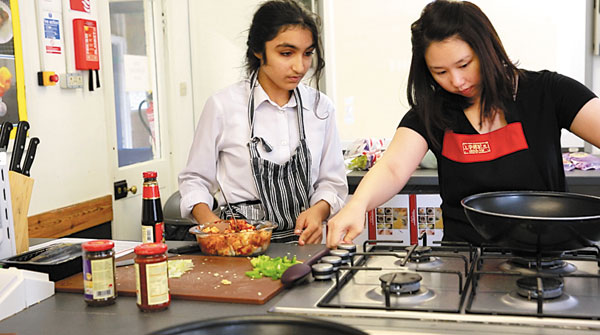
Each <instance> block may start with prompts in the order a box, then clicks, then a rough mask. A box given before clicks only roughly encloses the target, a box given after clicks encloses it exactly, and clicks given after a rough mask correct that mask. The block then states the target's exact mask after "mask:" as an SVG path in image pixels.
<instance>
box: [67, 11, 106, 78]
mask: <svg viewBox="0 0 600 335" xmlns="http://www.w3.org/2000/svg"><path fill="white" fill-rule="evenodd" d="M73 40H74V43H75V68H76V69H77V70H98V69H99V68H100V58H99V49H98V28H97V26H96V21H93V20H86V19H74V20H73Z"/></svg>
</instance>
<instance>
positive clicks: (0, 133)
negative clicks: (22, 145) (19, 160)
mask: <svg viewBox="0 0 600 335" xmlns="http://www.w3.org/2000/svg"><path fill="white" fill-rule="evenodd" d="M12 129H13V124H12V122H10V121H5V122H4V123H3V124H2V130H0V151H3V152H6V150H8V141H9V140H10V131H11V130H12Z"/></svg>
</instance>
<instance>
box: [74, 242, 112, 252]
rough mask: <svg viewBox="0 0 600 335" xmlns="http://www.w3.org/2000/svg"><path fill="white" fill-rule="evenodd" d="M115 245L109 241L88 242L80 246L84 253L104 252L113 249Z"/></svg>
mask: <svg viewBox="0 0 600 335" xmlns="http://www.w3.org/2000/svg"><path fill="white" fill-rule="evenodd" d="M114 246H115V243H114V242H113V241H109V240H95V241H88V242H84V243H83V244H81V248H82V249H83V250H84V251H104V250H109V249H112V248H114Z"/></svg>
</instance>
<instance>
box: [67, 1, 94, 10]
mask: <svg viewBox="0 0 600 335" xmlns="http://www.w3.org/2000/svg"><path fill="white" fill-rule="evenodd" d="M71 9H72V10H77V11H80V12H86V13H89V12H91V11H92V4H91V0H71Z"/></svg>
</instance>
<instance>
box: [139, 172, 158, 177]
mask: <svg viewBox="0 0 600 335" xmlns="http://www.w3.org/2000/svg"><path fill="white" fill-rule="evenodd" d="M142 175H143V176H144V178H156V176H157V175H158V173H157V172H156V171H146V172H143V173H142Z"/></svg>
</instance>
